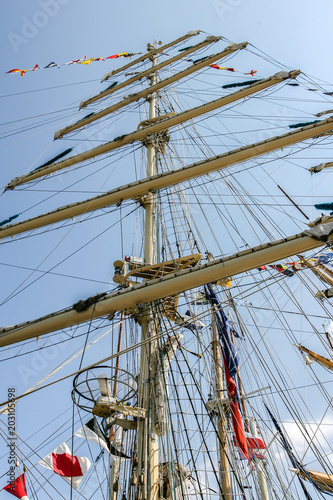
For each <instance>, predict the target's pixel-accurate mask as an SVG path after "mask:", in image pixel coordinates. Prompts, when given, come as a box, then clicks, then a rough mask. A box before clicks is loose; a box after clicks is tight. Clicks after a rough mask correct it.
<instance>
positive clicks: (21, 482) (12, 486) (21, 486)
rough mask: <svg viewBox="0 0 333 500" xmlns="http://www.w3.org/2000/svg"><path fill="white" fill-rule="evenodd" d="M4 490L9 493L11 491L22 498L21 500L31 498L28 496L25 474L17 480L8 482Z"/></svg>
mask: <svg viewBox="0 0 333 500" xmlns="http://www.w3.org/2000/svg"><path fill="white" fill-rule="evenodd" d="M4 490H5V491H8V493H11V494H12V495H14V497H16V498H20V499H21V500H29V499H28V497H27V487H26V485H25V476H24V474H22V475H21V476H19V477H17V478H16V479H15V481H12V482H11V483H9V484H7V486H5V487H4Z"/></svg>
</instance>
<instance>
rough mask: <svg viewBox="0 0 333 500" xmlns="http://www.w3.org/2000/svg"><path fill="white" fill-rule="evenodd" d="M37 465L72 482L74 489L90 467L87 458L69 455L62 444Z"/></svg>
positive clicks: (68, 451) (65, 446)
mask: <svg viewBox="0 0 333 500" xmlns="http://www.w3.org/2000/svg"><path fill="white" fill-rule="evenodd" d="M38 463H39V465H42V466H43V467H46V469H49V470H52V471H53V472H55V473H56V474H59V476H63V477H64V478H65V479H67V481H69V482H71V481H73V486H74V488H78V486H79V484H80V482H81V481H82V479H83V476H84V475H85V474H86V473H87V472H88V470H89V467H90V466H91V463H90V461H89V460H88V458H87V457H77V456H75V455H71V451H70V449H69V448H68V446H67V444H66V443H62V444H61V445H60V446H58V447H57V448H56V449H55V450H53V451H52V453H49V454H48V455H46V457H44V458H43V459H42V460H41V461H40V462H38Z"/></svg>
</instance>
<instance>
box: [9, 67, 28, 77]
mask: <svg viewBox="0 0 333 500" xmlns="http://www.w3.org/2000/svg"><path fill="white" fill-rule="evenodd" d="M26 72H27V71H26V70H25V69H11V70H10V71H7V73H21V76H23V75H24V73H26Z"/></svg>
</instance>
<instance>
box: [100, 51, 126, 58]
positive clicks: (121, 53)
mask: <svg viewBox="0 0 333 500" xmlns="http://www.w3.org/2000/svg"><path fill="white" fill-rule="evenodd" d="M127 55H128V52H120V54H113V56H109V57H106V58H105V59H117V57H122V56H127Z"/></svg>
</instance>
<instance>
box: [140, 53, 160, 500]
mask: <svg viewBox="0 0 333 500" xmlns="http://www.w3.org/2000/svg"><path fill="white" fill-rule="evenodd" d="M153 48H154V47H152V46H151V45H150V44H148V50H153ZM151 61H152V68H154V67H155V66H156V65H157V54H153V55H152V57H151ZM150 84H151V86H154V85H155V84H156V72H155V71H152V73H151V75H150ZM148 102H149V121H153V120H154V118H155V117H156V94H155V92H153V93H152V94H151V95H150V96H149V97H148ZM145 146H146V147H147V177H151V176H153V175H155V173H156V147H155V139H154V136H152V137H151V138H149V139H148V140H146V141H145ZM143 207H144V209H145V226H144V231H145V233H144V263H145V265H152V264H155V263H156V195H155V193H149V194H148V195H147V196H146V198H145V200H144V202H143ZM140 323H141V328H142V334H141V335H142V341H145V340H147V339H149V338H150V337H152V336H155V334H156V332H155V325H154V320H153V314H152V306H151V304H150V303H148V304H146V305H145V306H144V307H143V308H142V309H141V317H140ZM156 352H157V341H156V340H155V341H152V342H148V343H147V344H145V345H143V346H142V347H141V352H140V379H139V391H138V406H139V407H141V408H144V409H145V410H146V419H145V420H141V421H139V422H138V428H137V429H138V430H137V455H138V465H137V476H138V482H137V485H138V495H137V499H138V500H142V499H147V500H154V499H155V498H157V493H158V487H157V484H158V439H157V435H156V433H155V428H154V423H155V422H154V404H153V403H152V400H153V398H152V395H153V394H152V391H153V389H154V385H153V378H154V358H155V356H156Z"/></svg>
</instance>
